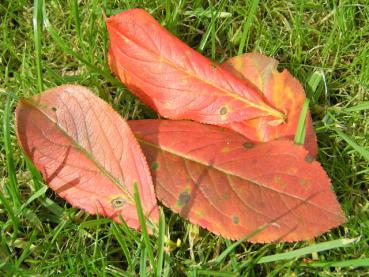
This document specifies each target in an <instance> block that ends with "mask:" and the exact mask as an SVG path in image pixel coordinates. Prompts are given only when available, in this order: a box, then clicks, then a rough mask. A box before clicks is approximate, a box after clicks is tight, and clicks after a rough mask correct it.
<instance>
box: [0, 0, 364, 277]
mask: <svg viewBox="0 0 369 277" xmlns="http://www.w3.org/2000/svg"><path fill="white" fill-rule="evenodd" d="M81 2H83V3H81ZM338 2H339V3H338ZM245 3H246V4H245ZM292 3H294V4H292ZM132 7H141V8H145V9H146V10H148V11H150V12H151V13H152V14H153V15H154V16H155V18H157V19H158V20H159V21H160V22H161V23H162V24H163V25H164V26H165V27H166V28H167V29H169V30H170V31H171V32H172V33H174V34H175V35H176V36H178V37H179V38H180V39H182V40H183V41H185V42H186V43H188V44H189V45H190V46H191V47H192V48H194V49H197V50H198V51H200V52H201V53H203V54H204V55H206V56H208V57H209V58H212V59H214V60H215V61H218V62H222V61H224V60H226V59H228V58H230V57H232V56H234V55H236V54H237V53H242V52H254V51H255V52H261V53H263V54H265V55H269V56H273V57H275V58H276V59H278V60H279V61H280V68H288V69H289V70H290V72H291V73H292V74H293V75H294V76H296V77H297V78H298V79H299V80H300V81H301V82H302V84H303V85H304V87H305V90H306V93H307V95H308V97H309V99H310V108H311V111H312V115H313V118H314V126H315V129H316V131H317V136H318V141H319V147H320V152H319V160H320V162H321V163H322V165H323V166H324V168H325V169H326V170H327V172H328V174H329V176H330V177H331V178H332V183H333V187H334V190H335V191H336V193H337V196H338V199H339V201H340V203H341V205H342V207H343V209H344V211H345V213H346V215H347V217H348V222H347V223H346V224H344V225H343V226H341V227H339V228H336V229H334V230H332V231H331V232H328V233H326V234H324V235H322V236H320V237H318V238H317V239H316V241H315V243H312V242H299V243H277V244H267V245H260V244H255V245H253V244H249V243H246V242H237V243H236V244H232V242H230V241H228V240H225V239H223V238H221V237H218V236H215V235H213V234H211V233H209V232H207V231H205V230H202V229H200V231H199V232H194V231H193V230H194V229H195V230H196V228H194V227H193V226H192V225H191V224H189V223H188V222H187V221H185V220H183V219H181V218H179V217H178V216H177V215H175V214H173V213H171V212H170V211H168V210H166V209H165V210H164V213H163V214H162V216H161V225H160V228H159V229H160V230H159V233H158V236H152V237H148V236H147V235H145V234H143V236H141V234H140V233H137V232H135V231H133V230H131V229H129V228H128V227H127V226H126V225H124V224H120V225H118V224H116V223H113V222H111V221H110V220H109V219H105V218H99V217H94V216H89V215H88V214H85V213H84V212H81V211H79V210H78V209H75V208H72V207H70V206H69V205H68V204H67V203H66V202H65V201H63V200H62V199H60V198H58V197H57V196H56V195H55V194H54V193H53V192H52V191H50V190H47V189H46V187H45V185H44V183H43V181H42V179H41V178H40V174H39V173H38V171H37V170H35V168H34V167H33V166H32V164H31V163H30V162H29V161H28V160H27V159H26V158H25V157H24V156H23V155H22V153H21V150H20V148H19V146H17V143H16V139H15V133H14V117H13V111H14V107H15V104H16V101H17V99H18V98H19V97H28V96H30V95H35V94H37V93H39V92H40V91H41V90H43V89H46V88H50V87H53V86H56V85H60V84H64V83H78V84H81V85H85V86H88V87H90V88H92V90H93V91H94V92H96V93H97V94H99V96H100V97H102V98H103V99H105V100H106V101H108V102H109V103H110V104H111V105H112V106H113V107H114V109H116V110H117V111H118V112H119V113H120V114H121V115H122V116H124V117H126V118H129V119H137V118H145V117H152V116H153V113H152V112H151V111H150V110H148V109H147V108H146V107H145V106H144V105H143V104H142V103H141V102H140V101H138V100H137V99H136V98H135V97H133V96H132V95H131V94H130V93H129V92H128V91H127V90H126V89H125V88H124V87H123V86H122V85H120V83H119V82H118V81H117V80H116V79H115V78H114V77H112V75H111V74H110V72H109V69H108V66H107V52H106V51H107V45H108V38H107V33H106V29H105V26H104V24H103V15H102V14H103V12H102V11H103V10H104V11H105V13H106V14H107V15H108V16H109V15H111V14H114V13H117V12H119V11H121V10H125V9H128V8H132ZM0 16H1V25H0V36H1V37H0V69H1V73H0V103H1V104H0V116H1V123H2V128H1V129H0V137H1V139H2V141H3V144H2V145H1V148H0V275H14V276H22V275H31V274H34V275H42V276H48V275H63V276H66V275H72V276H76V275H86V276H94V275H98V276H136V275H138V274H140V275H141V276H146V275H153V274H154V272H156V274H158V275H159V274H162V275H163V276H182V275H183V276H184V275H188V276H238V275H245V276H248V275H250V276H265V275H268V276H280V275H287V276H289V275H291V274H294V275H298V274H302V273H306V274H308V275H312V276H314V275H319V276H337V275H350V276H360V275H364V274H365V273H367V271H368V266H369V247H368V239H369V216H368V215H369V200H368V196H369V195H368V191H369V190H368V189H369V188H368V183H369V159H368V155H369V154H368V148H369V130H368V128H369V105H368V103H369V102H368V101H369V44H368V43H367V42H368V41H369V24H368V22H369V5H368V4H367V1H365V0H362V1H352V0H350V1H313V0H306V1H301V0H300V1H288V3H287V1H274V0H270V1H255V0H253V1H225V0H223V1H212V2H208V1H198V0H187V1H186V0H176V1H169V0H167V1H159V0H157V1H147V0H142V1H139V0H130V1H128V0H126V1H108V0H105V1H97V0H91V1H77V0H69V1H67V0H66V1H47V5H46V6H43V5H42V1H40V0H35V1H34V4H33V5H32V3H31V2H30V1H25V0H16V1H10V0H5V1H2V2H1V3H0ZM46 16H47V18H46ZM136 200H137V199H136ZM164 214H165V216H164ZM322 220H324V219H322ZM352 239H353V240H352ZM177 241H178V243H177ZM191 253H192V254H191ZM312 257H314V258H317V259H318V260H313V259H312Z"/></svg>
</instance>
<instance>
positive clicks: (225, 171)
mask: <svg viewBox="0 0 369 277" xmlns="http://www.w3.org/2000/svg"><path fill="white" fill-rule="evenodd" d="M135 136H136V139H137V140H138V141H139V142H140V143H143V144H146V145H148V146H151V147H153V148H155V149H158V150H160V151H163V152H167V153H169V154H172V155H175V156H177V157H179V158H182V159H186V160H189V161H192V162H195V163H198V164H200V165H202V166H204V167H206V168H209V165H208V164H206V163H204V162H202V161H200V160H197V159H194V158H192V157H190V156H187V155H185V154H183V153H177V152H175V151H172V150H170V149H168V148H165V147H161V146H158V145H156V144H153V143H150V142H148V141H146V140H144V139H143V138H140V137H139V135H137V134H135ZM211 168H213V169H215V170H218V171H219V172H221V173H224V174H225V175H227V176H232V177H237V178H240V179H242V180H245V181H248V182H250V183H252V184H254V185H255V186H258V187H262V188H264V189H267V190H270V191H273V192H275V193H280V194H283V195H285V196H287V197H291V198H294V199H298V200H300V201H302V202H305V203H308V204H310V205H312V206H314V207H317V208H318V209H320V210H322V211H325V212H327V213H330V214H332V215H334V216H336V217H339V218H341V217H342V216H341V215H339V214H336V213H334V212H332V211H330V210H327V209H323V208H322V207H321V206H319V205H317V204H314V203H312V202H311V200H306V199H303V198H300V197H298V196H295V195H292V194H289V193H286V192H283V191H279V190H275V189H273V188H271V187H268V186H265V185H262V184H260V183H259V182H256V181H254V180H252V179H248V178H246V177H243V176H239V175H237V174H235V173H232V172H229V171H227V170H224V169H222V168H219V167H217V166H211ZM328 190H329V189H326V190H322V191H320V193H322V192H325V191H328ZM316 195H318V193H317V194H316ZM314 197H315V196H314Z"/></svg>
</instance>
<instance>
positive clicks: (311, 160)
mask: <svg viewBox="0 0 369 277" xmlns="http://www.w3.org/2000/svg"><path fill="white" fill-rule="evenodd" d="M305 161H306V162H308V163H309V164H310V163H312V162H313V161H314V157H313V156H311V155H307V156H306V157H305Z"/></svg>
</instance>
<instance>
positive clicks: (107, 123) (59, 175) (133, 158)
mask: <svg viewBox="0 0 369 277" xmlns="http://www.w3.org/2000/svg"><path fill="white" fill-rule="evenodd" d="M16 127H17V137H18V141H19V143H20V145H21V147H22V148H23V150H24V152H25V154H26V155H27V156H28V157H29V158H30V159H31V160H32V161H33V163H34V164H35V165H36V167H37V168H38V169H39V170H40V171H41V173H42V175H43V177H44V179H45V180H46V182H47V183H48V185H49V186H50V187H51V188H52V189H53V190H54V191H55V192H57V193H58V194H59V195H60V196H61V197H63V198H65V199H66V200H67V201H68V202H69V203H70V204H72V205H73V206H77V207H79V208H81V209H83V210H85V211H87V212H89V213H91V214H96V213H98V214H100V215H103V216H107V217H110V218H112V219H113V220H115V221H117V222H120V216H121V217H122V218H123V219H124V220H125V221H126V222H127V224H128V226H130V227H132V228H136V229H138V228H139V226H140V225H139V221H138V217H137V214H136V207H135V202H134V199H133V183H134V182H137V183H138V186H139V191H140V195H141V197H142V204H143V209H144V212H145V215H146V217H147V218H149V219H150V220H151V221H152V222H153V223H156V222H157V221H158V208H157V205H156V199H155V194H154V187H153V184H152V179H151V176H150V171H149V168H148V166H147V163H146V160H145V157H144V156H143V154H142V151H141V149H140V146H139V145H138V143H137V141H136V139H135V137H134V136H133V134H132V132H131V130H130V129H129V126H128V125H127V123H126V122H125V121H124V120H123V119H122V118H121V117H120V116H119V114H118V113H116V112H115V111H114V110H113V109H112V108H111V107H110V106H109V105H107V104H106V103H105V102H104V101H102V100H101V99H100V98H98V97H97V96H95V95H94V94H93V93H92V92H91V91H89V90H88V89H86V88H84V87H81V86H75V85H64V86H60V87H56V88H53V89H50V90H48V91H45V92H43V93H42V94H41V95H36V96H33V97H31V98H30V99H27V100H21V101H20V102H19V104H18V106H17V109H16Z"/></svg>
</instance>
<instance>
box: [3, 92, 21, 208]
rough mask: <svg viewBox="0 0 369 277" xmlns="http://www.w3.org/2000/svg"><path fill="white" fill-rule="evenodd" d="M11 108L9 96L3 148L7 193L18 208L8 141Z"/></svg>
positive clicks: (18, 202) (11, 155)
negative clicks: (6, 174)
mask: <svg viewBox="0 0 369 277" xmlns="http://www.w3.org/2000/svg"><path fill="white" fill-rule="evenodd" d="M11 107H12V101H11V100H10V96H8V97H7V99H6V104H5V111H4V120H3V130H4V138H3V139H4V147H5V155H6V166H7V172H8V184H9V186H8V188H9V193H10V196H11V198H12V201H13V205H14V206H15V208H18V207H19V206H20V203H21V201H20V195H19V190H18V181H17V176H16V173H15V172H16V171H15V166H14V159H13V151H12V146H11V139H10V113H11V112H10V110H11Z"/></svg>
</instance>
